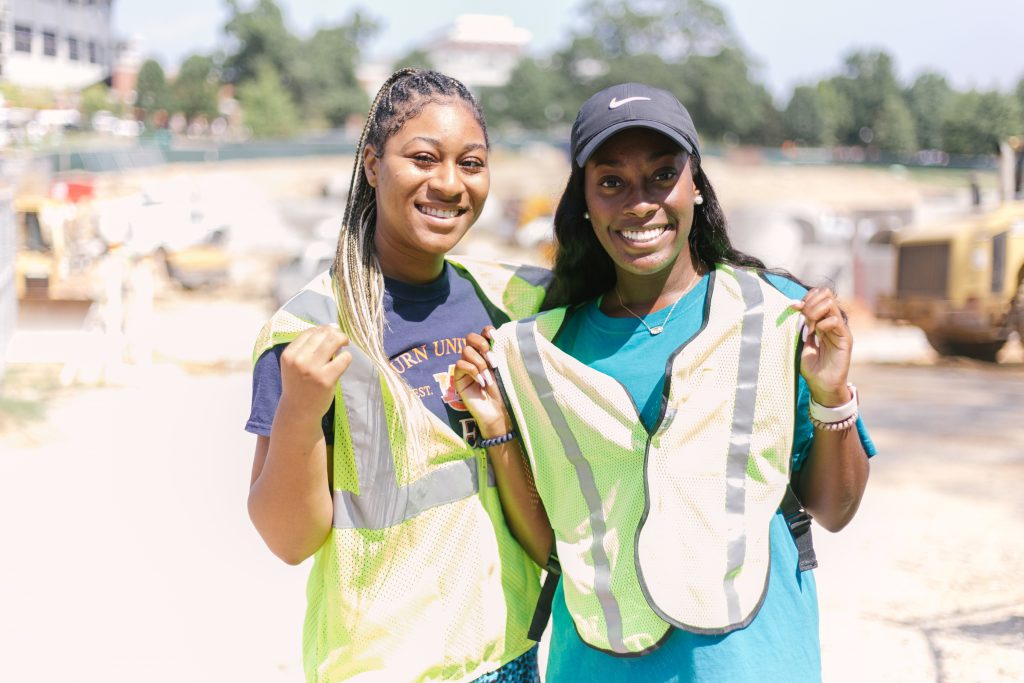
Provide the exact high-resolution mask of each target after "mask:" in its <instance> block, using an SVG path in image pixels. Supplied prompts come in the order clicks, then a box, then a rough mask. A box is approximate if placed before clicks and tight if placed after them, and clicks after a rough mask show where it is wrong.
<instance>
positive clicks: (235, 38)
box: [224, 0, 302, 102]
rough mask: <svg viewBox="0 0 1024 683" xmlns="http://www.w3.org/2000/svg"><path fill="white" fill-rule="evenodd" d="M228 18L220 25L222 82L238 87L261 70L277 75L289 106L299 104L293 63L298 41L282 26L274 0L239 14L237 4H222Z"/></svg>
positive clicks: (229, 0) (259, 1)
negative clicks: (224, 46) (225, 41)
mask: <svg viewBox="0 0 1024 683" xmlns="http://www.w3.org/2000/svg"><path fill="white" fill-rule="evenodd" d="M226 3H227V6H228V9H229V11H230V16H229V18H228V21H227V23H225V24H224V33H225V34H226V35H227V36H228V38H229V49H228V53H227V56H226V58H225V60H224V80H225V82H227V83H234V84H236V85H241V84H242V83H245V82H246V81H251V80H256V79H257V78H259V74H260V72H261V71H262V70H263V69H264V68H265V66H270V67H271V68H272V69H273V71H274V73H276V74H278V78H279V79H280V80H281V83H282V85H283V87H285V88H287V89H288V92H289V93H290V95H291V99H292V101H293V102H298V101H301V100H302V92H301V90H300V85H299V82H298V81H297V79H295V78H294V77H293V74H294V73H296V72H297V71H298V70H299V69H297V68H296V67H295V61H296V58H297V56H298V54H299V48H300V43H301V41H300V40H299V39H298V38H296V37H295V36H294V35H292V33H291V31H289V30H288V27H287V26H286V25H285V21H284V14H283V13H282V12H281V8H280V7H278V6H277V3H276V2H274V0H256V2H255V4H254V5H253V6H252V8H251V9H248V10H242V9H241V7H240V6H239V1H238V0H226Z"/></svg>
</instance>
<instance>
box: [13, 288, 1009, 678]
mask: <svg viewBox="0 0 1024 683" xmlns="http://www.w3.org/2000/svg"><path fill="white" fill-rule="evenodd" d="M229 304H230V302H224V303H223V304H222V307H221V308H218V309H217V311H218V316H217V317H218V319H217V320H213V319H211V318H210V316H209V315H208V314H207V313H202V314H201V315H202V318H201V322H202V324H203V326H204V329H205V330H206V331H207V333H208V334H211V336H216V335H213V334H212V333H211V331H210V330H211V329H214V330H215V329H216V328H215V327H213V328H211V326H215V325H218V324H220V325H227V326H230V327H231V329H233V330H235V336H236V337H237V338H238V342H237V344H234V343H232V344H230V345H228V344H225V343H224V339H221V340H220V342H218V341H217V340H214V342H213V343H212V344H211V345H210V346H207V347H205V349H206V350H207V351H209V350H210V349H216V350H217V353H219V354H221V355H220V356H218V357H217V358H215V359H213V360H216V361H219V362H218V363H216V364H207V365H205V366H204V365H202V364H201V363H197V362H196V361H197V357H195V356H196V354H199V353H200V352H201V351H202V350H203V349H202V348H200V347H198V346H189V347H181V348H184V349H185V351H186V355H187V356H188V358H186V359H185V360H187V361H189V364H188V365H186V366H182V365H173V364H170V363H165V362H158V363H157V364H156V365H155V366H154V369H153V372H152V374H150V375H149V376H148V378H138V381H137V383H136V384H134V385H133V386H129V387H122V388H106V389H103V388H98V389H75V390H57V391H56V392H55V393H54V394H52V397H51V399H50V400H49V402H48V403H46V408H47V416H46V419H45V421H39V422H34V423H30V424H28V425H27V426H22V427H19V428H15V429H10V428H9V429H8V431H6V432H5V433H2V434H0V520H2V521H0V525H2V527H0V537H2V538H3V539H4V562H3V569H2V570H0V573H2V581H0V643H3V645H2V650H3V654H2V656H0V680H5V681H18V682H19V683H34V682H37V681H38V682H44V681H45V682H47V683H48V682H50V681H63V680H75V681H103V682H104V683H120V682H121V681H124V682H126V683H127V682H128V681H132V682H134V681H138V680H146V681H149V682H152V683H159V682H163V681H168V682H171V681H174V682H175V683H180V682H181V681H190V682H192V681H198V682H202V681H211V682H213V681H217V682H218V683H223V681H243V680H244V681H247V682H251V683H262V682H266V683H277V682H279V681H297V680H300V678H301V675H300V672H301V668H300V654H299V634H300V630H301V620H302V612H303V601H304V596H303V589H304V582H305V575H306V571H307V570H308V567H301V568H293V567H287V566H285V565H283V564H282V563H280V562H278V561H277V560H275V559H274V558H273V557H272V556H271V555H270V554H269V552H268V551H266V549H265V548H264V547H263V545H262V543H261V541H260V540H259V538H258V537H257V536H256V534H255V532H254V531H253V530H252V528H251V526H250V524H249V522H248V519H247V517H246V513H245V496H246V488H247V482H248V475H249V461H250V453H251V449H252V437H250V436H248V435H247V434H245V433H244V432H243V431H242V429H241V427H242V424H243V422H244V420H245V417H246V415H247V408H248V397H249V379H248V375H247V373H246V372H245V370H244V369H239V368H244V365H245V358H244V356H245V353H246V348H245V347H246V346H247V344H248V339H251V338H252V337H253V336H254V335H255V332H256V328H257V327H258V324H259V320H260V318H261V317H262V316H263V315H264V313H265V311H262V310H258V309H257V308H255V307H254V308H252V309H240V308H239V307H238V306H232V305H229ZM230 311H234V312H235V314H236V315H237V316H241V317H236V318H235V319H233V320H227V319H225V318H224V316H226V315H227V314H228V312H230ZM238 311H242V312H241V313H238ZM170 313H172V314H173V315H175V316H179V317H177V318H173V320H174V324H171V323H170V322H169V321H170V320H171V319H167V320H165V323H166V324H167V327H166V329H167V330H168V333H170V332H171V331H172V330H173V329H179V330H181V329H195V327H190V326H189V321H190V320H191V318H189V317H188V316H189V315H190V314H189V313H188V309H187V307H183V308H174V309H173V310H172V311H171V312H170ZM247 326H250V327H251V328H252V329H248V327H247ZM239 330H240V331H239ZM243 337H244V339H242V338H243ZM231 339H232V340H233V339H234V337H231ZM864 346H865V347H868V346H870V345H868V344H865V345H864ZM227 349H239V350H238V351H237V352H236V351H232V350H227ZM158 351H159V350H158ZM169 353H170V351H169V350H168V349H164V350H163V351H162V352H159V353H158V357H159V358H162V359H167V358H168V357H173V355H171V356H169V355H168V354H169ZM232 354H234V355H232ZM224 356H231V357H230V358H228V357H224ZM225 361H226V362H225ZM225 366H227V367H228V368H235V369H232V370H229V371H227V372H224V371H222V369H223V368H224V367H225ZM182 367H190V368H191V369H192V371H191V372H186V371H185V370H183V369H182ZM218 368H221V370H218ZM20 372H25V370H24V369H19V368H18V367H15V368H13V369H12V372H11V375H10V377H9V382H10V383H14V382H17V380H18V376H19V373H20ZM854 380H855V381H856V382H857V383H858V385H859V387H860V391H861V395H862V401H863V412H864V415H865V419H866V420H867V422H868V425H869V427H870V429H871V432H872V435H873V436H874V438H875V440H876V442H877V444H878V446H879V449H880V450H881V451H882V455H880V456H879V457H878V458H877V459H876V461H875V462H874V463H873V466H872V479H871V483H870V485H869V490H868V494H867V496H866V498H865V500H864V503H863V506H862V509H861V512H860V514H859V515H858V517H857V519H855V520H854V522H853V523H852V524H851V526H850V527H848V528H847V529H846V530H845V531H843V532H842V533H841V534H838V535H829V534H827V533H825V532H824V531H821V530H820V529H819V530H818V532H817V537H816V538H817V543H818V548H819V558H820V561H821V569H820V570H818V585H819V592H820V594H821V601H822V619H821V630H822V641H823V651H824V652H823V656H824V666H825V680H826V681H840V682H845V681H850V682H853V681H858V682H860V681H869V680H870V681H901V682H903V681H906V682H910V683H913V682H916V681H940V682H942V683H946V682H950V683H952V682H963V683H968V682H972V681H985V682H986V683H988V682H1002V681H1007V682H1009V681H1015V682H1017V681H1021V680H1024V635H1022V634H1024V582H1022V581H1021V579H1020V577H1021V576H1022V575H1024V496H1021V494H1020V488H1021V484H1022V483H1024V420H1022V419H1021V418H1022V416H1024V410H1022V407H1024V366H1021V365H1002V366H998V367H992V366H982V365H977V364H972V363H966V362H964V363H956V362H953V363H945V364H940V365H922V366H916V365H879V364H859V365H858V366H857V367H856V369H855V374H854ZM28 384H36V383H35V382H28Z"/></svg>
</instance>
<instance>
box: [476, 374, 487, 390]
mask: <svg viewBox="0 0 1024 683" xmlns="http://www.w3.org/2000/svg"><path fill="white" fill-rule="evenodd" d="M476 383H477V384H479V385H480V388H481V389H486V388H487V380H485V379H484V376H483V375H477V376H476Z"/></svg>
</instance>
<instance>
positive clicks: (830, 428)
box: [811, 413, 857, 432]
mask: <svg viewBox="0 0 1024 683" xmlns="http://www.w3.org/2000/svg"><path fill="white" fill-rule="evenodd" d="M811 424H812V425H814V428H815V429H823V430H825V431H826V432H845V431H846V430H847V429H849V428H850V427H852V426H853V425H855V424H857V413H854V414H853V415H851V416H850V417H848V418H846V419H845V420H840V421H839V422H821V421H820V420H815V419H814V418H813V417H812V418H811Z"/></svg>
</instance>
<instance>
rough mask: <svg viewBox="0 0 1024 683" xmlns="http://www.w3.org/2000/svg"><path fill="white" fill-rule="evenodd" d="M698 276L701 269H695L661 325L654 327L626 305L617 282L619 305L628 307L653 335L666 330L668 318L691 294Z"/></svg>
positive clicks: (631, 313)
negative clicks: (691, 277) (688, 282)
mask: <svg viewBox="0 0 1024 683" xmlns="http://www.w3.org/2000/svg"><path fill="white" fill-rule="evenodd" d="M698 277H700V271H699V270H695V271H694V272H693V279H692V280H690V284H688V285H686V289H684V290H683V293H682V294H680V295H679V296H678V297H676V300H675V302H673V304H672V308H670V309H668V315H666V316H665V319H664V320H662V321H661V324H660V325H655V326H654V327H651V326H650V325H648V324H647V321H646V320H644V319H643V318H642V317H640V316H639V315H637V314H636V313H635V312H634V311H633V309H632V308H630V307H629V306H627V305H626V302H625V301H623V300H622V293H621V292H619V283H617V282H616V283H615V296H617V297H619V305H620V306H622V307H623V308H624V309H626V312H627V313H629V314H630V315H631V316H633V317H634V318H636V319H637V320H639V321H640V324H641V325H643V326H644V327H646V328H647V331H648V332H650V333H651V336H652V337H653V336H655V335H659V334H661V333H662V332H664V331H665V326H666V325H668V319H669V318H671V317H672V313H673V312H674V311H675V310H676V304H678V303H679V302H680V301H681V300H682V298H683V297H684V296H686V295H687V294H689V292H690V290H691V289H693V286H694V285H695V284H697V278H698Z"/></svg>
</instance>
